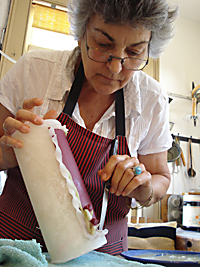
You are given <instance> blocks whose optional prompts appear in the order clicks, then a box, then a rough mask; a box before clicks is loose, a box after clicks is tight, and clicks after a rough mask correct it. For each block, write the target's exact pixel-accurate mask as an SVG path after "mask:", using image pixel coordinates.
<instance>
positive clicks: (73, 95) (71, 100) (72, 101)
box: [63, 60, 85, 117]
mask: <svg viewBox="0 0 200 267" xmlns="http://www.w3.org/2000/svg"><path fill="white" fill-rule="evenodd" d="M84 78H85V75H84V69H83V63H82V60H81V63H80V65H79V68H78V71H77V74H76V77H75V79H74V82H73V84H72V87H71V90H70V92H69V95H68V98H67V101H66V103H65V107H64V109H63V112H64V113H65V114H67V115H69V116H70V117H71V116H72V113H73V111H74V108H75V106H76V103H77V101H78V98H79V95H80V92H81V88H82V85H83V81H84Z"/></svg>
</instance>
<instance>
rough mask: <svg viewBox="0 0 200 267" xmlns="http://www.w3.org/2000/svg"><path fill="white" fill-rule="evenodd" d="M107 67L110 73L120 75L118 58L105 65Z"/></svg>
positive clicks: (120, 67) (120, 64)
mask: <svg viewBox="0 0 200 267" xmlns="http://www.w3.org/2000/svg"><path fill="white" fill-rule="evenodd" d="M107 66H108V68H109V69H110V71H111V72H112V73H115V74H117V73H120V71H121V70H122V68H123V66H122V63H121V59H119V58H112V60H111V61H109V62H108V63H107Z"/></svg>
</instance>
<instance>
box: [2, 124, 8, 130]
mask: <svg viewBox="0 0 200 267" xmlns="http://www.w3.org/2000/svg"><path fill="white" fill-rule="evenodd" d="M2 127H3V129H4V131H6V132H8V130H7V129H6V127H5V122H4V123H3V125H2Z"/></svg>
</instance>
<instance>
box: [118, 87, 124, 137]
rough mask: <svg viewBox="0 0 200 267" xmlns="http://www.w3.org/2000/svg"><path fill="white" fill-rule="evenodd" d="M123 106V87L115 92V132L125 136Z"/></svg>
mask: <svg viewBox="0 0 200 267" xmlns="http://www.w3.org/2000/svg"><path fill="white" fill-rule="evenodd" d="M125 129H126V128H125V108H124V90H123V88H122V89H120V90H118V91H117V92H116V93H115V134H116V136H117V135H121V136H125V135H126V130H125Z"/></svg>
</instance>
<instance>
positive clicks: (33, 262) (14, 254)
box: [0, 239, 48, 267]
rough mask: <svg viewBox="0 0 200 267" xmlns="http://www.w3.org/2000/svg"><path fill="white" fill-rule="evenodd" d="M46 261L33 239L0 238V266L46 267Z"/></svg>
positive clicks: (38, 245)
mask: <svg viewBox="0 0 200 267" xmlns="http://www.w3.org/2000/svg"><path fill="white" fill-rule="evenodd" d="M47 264H48V263H47V261H46V258H45V256H44V255H43V254H42V250H41V247H40V244H39V243H37V242H36V241H35V240H30V241H29V240H26V241H24V240H11V239H0V266H3V267H46V266H47Z"/></svg>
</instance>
